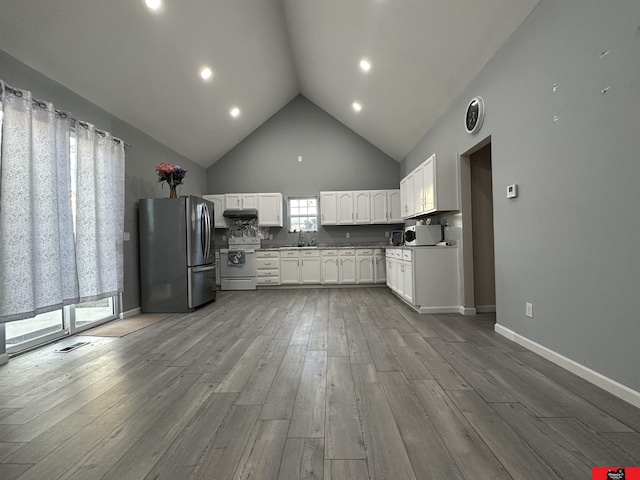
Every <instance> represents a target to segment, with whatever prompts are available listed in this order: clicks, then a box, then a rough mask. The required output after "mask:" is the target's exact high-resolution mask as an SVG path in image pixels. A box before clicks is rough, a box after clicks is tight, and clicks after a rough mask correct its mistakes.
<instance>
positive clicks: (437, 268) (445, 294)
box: [385, 247, 460, 313]
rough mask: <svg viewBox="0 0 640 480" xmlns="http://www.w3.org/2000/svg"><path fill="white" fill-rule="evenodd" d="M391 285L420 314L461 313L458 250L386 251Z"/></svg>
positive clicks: (433, 248) (435, 248)
mask: <svg viewBox="0 0 640 480" xmlns="http://www.w3.org/2000/svg"><path fill="white" fill-rule="evenodd" d="M385 253H386V266H387V268H386V271H387V279H386V282H387V286H388V287H389V288H390V289H391V290H393V291H394V292H395V293H396V294H397V295H398V296H399V297H401V298H402V299H403V300H404V301H406V302H407V303H409V304H410V305H413V306H414V307H415V308H416V310H418V311H419V312H420V313H450V312H457V311H458V309H459V306H460V300H459V297H458V249H457V248H456V247H416V248H413V249H408V248H404V249H403V248H387V249H386V252H385Z"/></svg>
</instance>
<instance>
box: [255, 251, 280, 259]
mask: <svg viewBox="0 0 640 480" xmlns="http://www.w3.org/2000/svg"><path fill="white" fill-rule="evenodd" d="M256 258H280V252H276V251H266V252H265V251H260V250H258V251H257V252H256Z"/></svg>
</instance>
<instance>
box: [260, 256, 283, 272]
mask: <svg viewBox="0 0 640 480" xmlns="http://www.w3.org/2000/svg"><path fill="white" fill-rule="evenodd" d="M256 268H257V269H258V270H260V269H261V268H280V259H278V258H256Z"/></svg>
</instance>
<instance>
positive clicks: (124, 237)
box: [122, 232, 131, 242]
mask: <svg viewBox="0 0 640 480" xmlns="http://www.w3.org/2000/svg"><path fill="white" fill-rule="evenodd" d="M122 240H123V241H125V242H129V241H131V234H130V233H129V232H124V234H123V235H122Z"/></svg>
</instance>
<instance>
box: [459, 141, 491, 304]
mask: <svg viewBox="0 0 640 480" xmlns="http://www.w3.org/2000/svg"><path fill="white" fill-rule="evenodd" d="M490 143H492V142H491V135H489V136H487V137H485V138H483V139H482V140H480V141H479V142H478V143H476V144H475V145H473V146H472V147H471V148H470V149H469V150H467V151H465V152H464V153H462V154H460V156H459V165H458V167H459V171H460V213H461V215H462V252H461V255H462V282H461V287H462V291H461V298H462V306H461V313H462V314H463V315H476V313H477V311H476V301H475V286H474V280H473V273H474V272H473V207H472V201H471V155H473V154H474V153H476V152H477V151H479V150H480V149H482V148H484V147H486V146H487V145H489V144H490ZM491 176H492V180H493V169H492V175H491ZM494 269H495V265H494Z"/></svg>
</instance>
